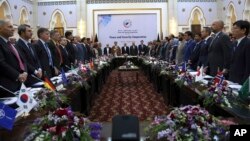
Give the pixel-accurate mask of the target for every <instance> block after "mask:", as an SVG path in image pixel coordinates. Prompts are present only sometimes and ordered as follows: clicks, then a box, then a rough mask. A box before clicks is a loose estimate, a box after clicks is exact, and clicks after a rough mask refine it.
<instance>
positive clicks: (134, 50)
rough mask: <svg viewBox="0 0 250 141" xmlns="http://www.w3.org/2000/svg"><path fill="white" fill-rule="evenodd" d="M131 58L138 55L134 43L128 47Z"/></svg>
mask: <svg viewBox="0 0 250 141" xmlns="http://www.w3.org/2000/svg"><path fill="white" fill-rule="evenodd" d="M129 53H130V55H131V56H137V55H138V49H137V46H136V45H135V42H132V45H131V46H130V51H129Z"/></svg>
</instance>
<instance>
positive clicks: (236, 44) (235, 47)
mask: <svg viewBox="0 0 250 141" xmlns="http://www.w3.org/2000/svg"><path fill="white" fill-rule="evenodd" d="M237 47H238V41H236V42H235V44H234V52H235V51H236V49H237Z"/></svg>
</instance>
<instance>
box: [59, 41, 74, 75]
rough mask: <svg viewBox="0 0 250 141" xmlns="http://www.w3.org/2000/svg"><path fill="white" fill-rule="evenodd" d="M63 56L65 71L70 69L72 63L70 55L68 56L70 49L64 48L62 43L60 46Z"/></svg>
mask: <svg viewBox="0 0 250 141" xmlns="http://www.w3.org/2000/svg"><path fill="white" fill-rule="evenodd" d="M59 48H60V50H61V53H62V57H63V63H62V64H61V67H62V68H63V70H64V71H68V70H70V67H71V64H70V61H69V56H68V51H67V49H66V48H63V47H62V46H61V45H60V46H59Z"/></svg>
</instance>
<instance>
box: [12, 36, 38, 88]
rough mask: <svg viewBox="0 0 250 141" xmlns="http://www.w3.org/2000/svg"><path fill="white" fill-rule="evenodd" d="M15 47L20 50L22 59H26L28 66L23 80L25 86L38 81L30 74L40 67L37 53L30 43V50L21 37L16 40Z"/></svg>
mask: <svg viewBox="0 0 250 141" xmlns="http://www.w3.org/2000/svg"><path fill="white" fill-rule="evenodd" d="M30 45H31V44H30ZM16 48H18V50H19V51H20V53H21V54H22V55H23V57H24V59H25V60H26V64H27V68H28V74H29V75H28V78H27V81H26V82H25V84H26V86H28V87H29V86H32V85H33V84H34V83H37V82H39V80H37V79H36V78H33V77H32V76H31V74H34V75H35V71H36V70H38V69H39V68H41V66H40V61H39V59H38V58H37V54H36V52H35V50H34V48H33V46H32V45H31V47H30V48H31V50H32V52H31V51H30V50H29V49H28V46H27V45H26V44H25V42H24V41H23V40H21V39H19V40H18V41H17V44H16Z"/></svg>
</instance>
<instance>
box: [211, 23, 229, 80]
mask: <svg viewBox="0 0 250 141" xmlns="http://www.w3.org/2000/svg"><path fill="white" fill-rule="evenodd" d="M211 28H212V31H213V32H214V33H215V37H214V39H213V40H212V42H211V44H210V47H209V48H208V69H209V74H210V75H212V76H215V75H216V74H217V72H218V69H219V70H220V71H223V73H224V74H227V73H228V69H229V65H230V59H231V48H230V46H231V42H230V38H229V36H228V35H226V34H225V33H223V32H222V30H223V28H224V22H223V21H215V22H213V23H212V27H211Z"/></svg>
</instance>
